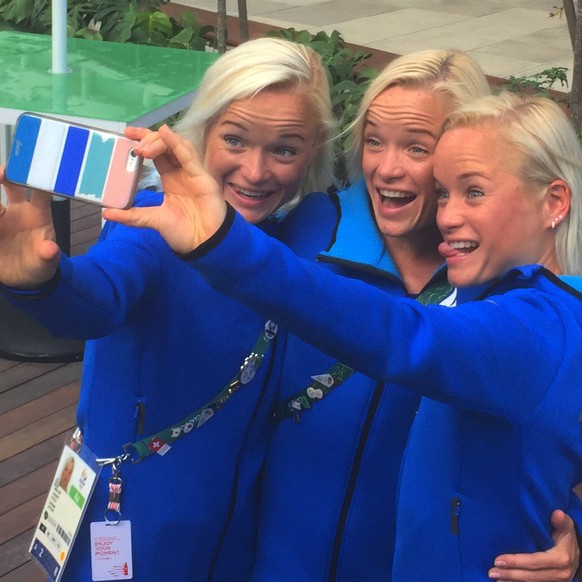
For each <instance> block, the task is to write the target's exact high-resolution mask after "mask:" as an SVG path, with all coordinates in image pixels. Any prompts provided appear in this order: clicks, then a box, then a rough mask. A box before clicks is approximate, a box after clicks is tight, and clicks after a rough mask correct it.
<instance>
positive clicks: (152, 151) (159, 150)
mask: <svg viewBox="0 0 582 582" xmlns="http://www.w3.org/2000/svg"><path fill="white" fill-rule="evenodd" d="M135 151H136V153H137V154H138V155H140V156H141V157H142V158H148V159H150V160H155V159H156V158H158V157H160V156H161V155H163V154H165V153H166V152H167V151H168V146H167V145H166V143H165V142H164V140H162V139H160V136H159V135H158V134H157V132H156V133H155V134H152V135H151V136H149V135H148V136H147V137H145V138H144V139H142V140H141V141H140V142H139V144H138V145H136V147H135Z"/></svg>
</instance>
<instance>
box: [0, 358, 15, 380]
mask: <svg viewBox="0 0 582 582" xmlns="http://www.w3.org/2000/svg"><path fill="white" fill-rule="evenodd" d="M18 365H19V363H18V362H15V361H14V360H5V359H3V358H0V372H4V371H6V370H9V369H10V368H13V367H14V366H18ZM1 381H2V380H1V379H0V382H1Z"/></svg>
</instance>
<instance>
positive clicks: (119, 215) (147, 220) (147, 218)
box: [103, 206, 159, 228]
mask: <svg viewBox="0 0 582 582" xmlns="http://www.w3.org/2000/svg"><path fill="white" fill-rule="evenodd" d="M157 211H159V207H155V206H154V207H135V208H128V209H126V210H121V209H119V208H106V209H105V210H104V211H103V218H105V220H111V221H112V222H119V223H120V224H125V225H126V226H137V227H141V228H156V226H157V222H158V219H157Z"/></svg>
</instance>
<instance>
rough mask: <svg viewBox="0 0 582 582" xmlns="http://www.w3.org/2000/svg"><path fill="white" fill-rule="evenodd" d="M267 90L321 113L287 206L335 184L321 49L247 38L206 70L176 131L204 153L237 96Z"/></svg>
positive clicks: (326, 83) (328, 96) (277, 40)
mask: <svg viewBox="0 0 582 582" xmlns="http://www.w3.org/2000/svg"><path fill="white" fill-rule="evenodd" d="M269 88H285V89H289V90H290V91H294V92H297V93H299V94H303V95H305V96H306V97H307V98H308V100H309V103H310V105H311V106H312V107H313V108H314V110H315V111H316V113H317V119H318V124H317V145H316V153H315V155H314V156H313V159H312V160H311V162H310V164H309V166H308V168H307V172H306V175H305V178H304V179H303V180H302V183H301V186H300V189H299V192H298V193H297V196H296V197H295V198H294V199H293V200H292V201H291V202H290V203H287V204H286V205H285V206H286V207H287V208H289V206H290V205H291V206H292V205H295V204H297V203H298V202H299V200H301V198H302V197H303V196H305V195H306V194H308V193H309V192H313V191H326V190H327V189H328V188H329V187H330V186H332V185H335V184H336V178H335V176H334V170H333V167H334V164H333V162H334V156H333V148H332V143H331V142H332V138H333V137H334V134H335V123H334V121H333V115H332V108H331V99H330V94H329V84H328V81H327V75H326V73H325V70H324V68H323V65H322V64H321V60H320V58H319V56H318V55H317V53H316V52H315V51H313V50H312V49H310V48H309V47H307V46H304V45H301V44H297V43H294V42H291V41H287V40H283V39H277V38H258V39H255V40H250V41H247V42H245V43H243V44H241V45H239V46H238V47H236V48H234V49H232V50H230V51H228V52H227V53H225V54H224V55H223V56H221V57H220V58H219V59H218V60H217V61H216V62H215V63H214V64H213V65H212V66H211V67H210V68H209V69H208V70H207V71H206V73H205V75H204V78H203V79H202V82H201V83H200V86H199V88H198V91H197V94H196V96H195V98H194V101H193V102H192V105H191V106H190V108H189V109H188V111H187V112H186V114H185V115H184V117H183V118H182V119H181V120H180V121H179V122H178V123H177V124H176V126H175V130H176V132H177V133H179V134H180V135H182V136H183V137H184V138H185V139H188V140H189V141H191V142H192V143H193V144H194V146H195V147H196V149H197V150H198V152H199V153H200V155H201V156H204V152H205V148H206V143H205V141H206V140H205V134H206V130H207V129H208V127H209V126H210V125H211V124H212V122H213V121H214V120H215V119H216V118H217V117H218V116H220V115H221V114H222V113H223V112H224V111H225V110H226V108H227V107H228V106H229V105H230V104H231V103H232V102H233V101H237V100H239V99H247V98H249V97H252V96H254V95H256V94H257V93H259V92H260V91H263V90H265V89H269Z"/></svg>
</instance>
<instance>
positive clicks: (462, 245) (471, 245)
mask: <svg viewBox="0 0 582 582" xmlns="http://www.w3.org/2000/svg"><path fill="white" fill-rule="evenodd" d="M449 245H450V246H451V247H452V248H454V249H457V250H461V249H476V248H477V247H478V246H479V245H478V244H477V243H476V242H474V241H468V240H458V241H454V242H450V243H449Z"/></svg>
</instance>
